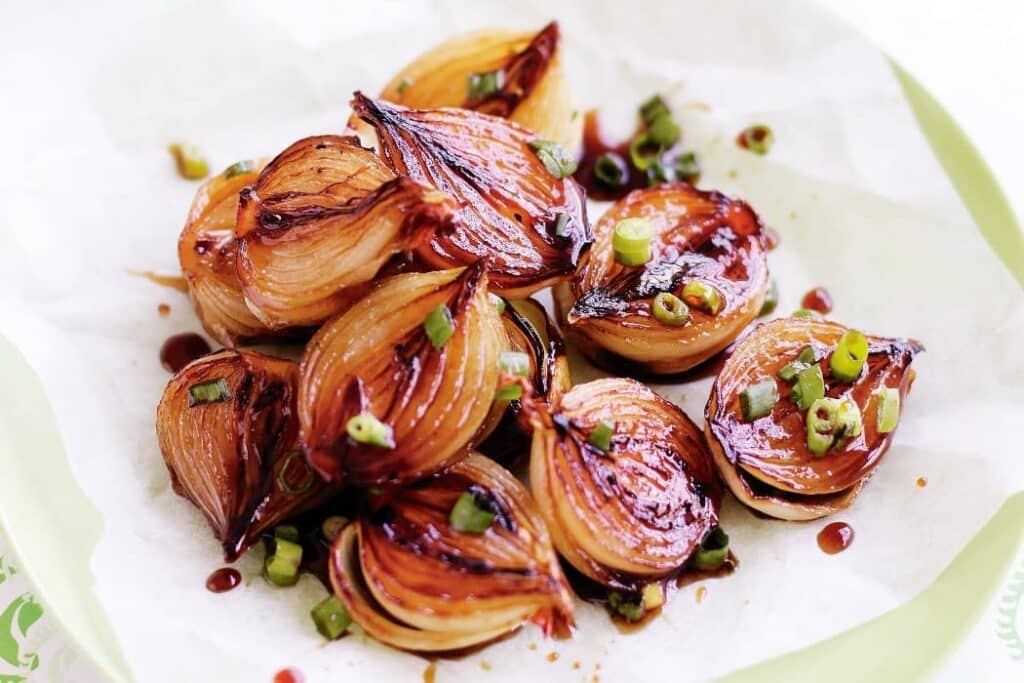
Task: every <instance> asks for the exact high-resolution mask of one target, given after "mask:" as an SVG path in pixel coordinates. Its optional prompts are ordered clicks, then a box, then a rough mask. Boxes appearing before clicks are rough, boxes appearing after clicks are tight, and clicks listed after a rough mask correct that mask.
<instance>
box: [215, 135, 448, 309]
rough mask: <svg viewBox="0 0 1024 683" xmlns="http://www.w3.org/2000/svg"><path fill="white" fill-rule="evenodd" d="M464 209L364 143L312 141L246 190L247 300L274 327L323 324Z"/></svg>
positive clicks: (241, 239) (242, 238)
mask: <svg viewBox="0 0 1024 683" xmlns="http://www.w3.org/2000/svg"><path fill="white" fill-rule="evenodd" d="M457 209H458V205H457V204H456V203H455V202H454V201H453V200H451V199H450V198H448V197H445V196H444V195H443V194H442V193H440V192H438V191H437V190H435V189H433V188H431V187H428V186H426V185H423V184H420V183H417V182H415V181H413V180H410V179H408V178H397V179H393V174H392V173H391V172H390V171H389V170H388V168H387V167H386V166H385V165H384V163H383V162H381V161H380V159H378V158H377V156H375V155H374V154H373V153H372V152H371V151H369V150H366V149H363V148H362V147H360V146H359V144H358V142H357V141H356V140H355V138H351V137H337V136H320V137H313V138H306V139H304V140H300V141H298V142H296V143H295V144H293V145H292V146H291V147H289V148H288V149H286V150H285V151H284V152H282V153H281V154H280V155H278V157H277V158H275V159H274V160H273V161H271V162H270V164H269V165H268V166H267V167H266V169H264V171H263V172H262V173H261V174H260V176H259V179H258V180H257V181H256V183H255V185H253V186H252V187H251V188H247V189H245V190H243V191H242V194H241V203H240V205H239V207H238V224H237V227H236V229H235V238H236V240H237V241H238V244H239V246H238V256H237V263H236V265H237V272H238V277H239V279H240V281H241V282H242V286H243V291H244V293H245V298H246V301H247V302H248V304H249V307H250V309H252V311H253V313H254V314H255V315H256V316H257V317H258V318H259V319H260V320H261V321H262V322H263V323H264V324H265V325H267V326H268V327H271V328H272V329H280V328H286V327H294V326H301V325H315V324H318V323H320V322H323V321H324V320H326V319H327V318H330V317H331V316H332V315H335V314H337V313H339V312H341V311H343V310H345V309H346V308H348V306H350V305H351V304H352V302H353V301H354V300H355V299H357V298H359V297H361V296H362V295H364V294H365V293H366V291H367V290H368V289H369V283H370V281H371V280H373V278H374V276H376V275H377V273H378V271H379V270H380V269H381V267H382V266H383V265H384V264H385V262H387V260H388V259H389V258H391V257H392V256H393V255H395V254H397V253H398V252H402V251H408V250H412V249H413V248H415V247H416V246H417V245H419V244H420V243H422V242H427V241H429V240H430V238H431V237H432V236H433V234H434V231H435V230H438V229H441V230H443V229H446V228H447V227H450V225H451V222H452V220H453V218H454V216H455V213H456V211H457Z"/></svg>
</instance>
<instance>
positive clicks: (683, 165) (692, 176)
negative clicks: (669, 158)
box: [673, 152, 700, 183]
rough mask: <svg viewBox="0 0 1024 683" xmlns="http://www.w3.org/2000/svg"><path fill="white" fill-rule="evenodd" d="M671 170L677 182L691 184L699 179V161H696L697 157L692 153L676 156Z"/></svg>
mask: <svg viewBox="0 0 1024 683" xmlns="http://www.w3.org/2000/svg"><path fill="white" fill-rule="evenodd" d="M673 168H674V170H675V172H676V177H677V178H678V179H679V180H685V181H686V182H688V183H692V182H693V181H695V180H696V179H697V178H699V177H700V161H698V160H697V155H696V154H694V153H693V152H687V153H686V154H680V155H679V156H677V157H676V160H675V163H674V164H673Z"/></svg>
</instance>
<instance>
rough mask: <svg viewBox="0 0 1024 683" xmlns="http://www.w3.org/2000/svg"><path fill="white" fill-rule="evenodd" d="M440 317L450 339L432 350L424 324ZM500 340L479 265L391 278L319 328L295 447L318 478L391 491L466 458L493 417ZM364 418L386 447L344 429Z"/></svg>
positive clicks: (307, 363)
mask: <svg viewBox="0 0 1024 683" xmlns="http://www.w3.org/2000/svg"><path fill="white" fill-rule="evenodd" d="M440 305H444V306H446V307H447V308H448V310H449V312H450V314H451V318H452V323H453V326H454V332H453V334H452V336H451V338H450V339H448V341H447V342H446V343H445V344H444V346H442V347H441V348H440V349H437V348H434V346H433V344H432V343H431V340H430V339H429V338H428V337H427V335H426V333H425V332H424V329H423V322H424V320H425V319H426V318H427V315H428V314H430V312H431V311H433V310H434V309H435V308H437V307H438V306H440ZM504 343H505V340H504V332H503V330H502V327H501V323H500V321H499V319H498V313H497V310H496V309H495V306H494V304H493V303H492V302H491V301H490V299H489V298H488V296H487V277H486V275H485V274H484V273H483V269H482V267H480V266H474V267H471V268H466V269H456V270H447V271H439V272H434V273H412V274H406V275H398V276H395V277H393V278H389V279H387V280H384V281H382V283H381V284H380V285H379V286H378V287H377V288H376V289H374V290H373V291H372V292H371V293H370V294H369V295H368V296H367V297H366V298H364V299H362V300H361V301H359V302H358V303H357V304H355V305H354V306H353V307H352V308H350V309H349V310H348V311H347V312H346V313H344V314H343V315H341V316H339V317H337V318H335V319H334V320H332V321H331V322H329V323H327V324H326V325H324V326H323V327H322V328H321V329H320V331H319V332H318V333H317V334H316V335H315V336H314V337H313V340H312V341H311V342H310V344H309V346H308V347H307V348H306V353H305V356H304V357H303V360H302V371H301V375H302V376H301V382H300V385H299V419H300V423H301V434H302V443H303V445H304V447H305V450H306V455H307V457H308V458H309V461H310V464H312V465H313V467H315V468H316V469H317V470H318V471H319V472H320V473H321V474H322V475H323V476H324V477H325V478H326V479H328V480H331V481H336V480H339V479H342V478H344V479H345V480H346V481H348V482H349V483H352V484H355V485H380V484H385V483H390V484H399V483H405V482H409V481H414V480H416V479H419V478H421V477H424V476H428V475H430V474H433V473H434V472H437V471H438V470H440V469H442V468H444V467H446V466H448V465H450V464H452V463H453V462H455V461H456V460H458V459H459V458H462V457H464V456H465V454H466V451H467V448H468V447H469V445H470V441H471V440H472V438H473V436H474V434H475V433H476V432H477V430H478V429H479V428H480V425H481V424H482V423H483V421H484V419H485V418H486V417H487V414H488V412H489V411H490V409H491V403H492V401H493V399H494V394H495V391H496V389H497V383H498V372H499V368H498V355H499V353H500V352H501V350H502V348H503V346H504ZM364 412H368V413H370V414H372V415H373V416H374V417H376V418H377V419H378V420H380V421H381V422H383V423H385V424H386V425H388V426H389V427H390V428H391V430H392V433H393V438H394V442H395V446H394V448H380V447H376V446H371V445H361V444H357V443H355V442H354V441H352V440H350V439H349V438H348V437H347V436H346V431H345V428H346V423H347V422H348V420H349V419H350V418H352V417H353V416H355V415H358V414H360V413H364Z"/></svg>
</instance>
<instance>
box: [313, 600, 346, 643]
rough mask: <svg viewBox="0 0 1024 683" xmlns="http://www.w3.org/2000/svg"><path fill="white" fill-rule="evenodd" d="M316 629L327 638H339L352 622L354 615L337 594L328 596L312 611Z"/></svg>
mask: <svg viewBox="0 0 1024 683" xmlns="http://www.w3.org/2000/svg"><path fill="white" fill-rule="evenodd" d="M310 616H312V617H313V623H314V624H316V630H317V631H319V632H320V635H322V636H323V637H324V638H326V639H327V640H337V639H338V638H341V636H342V634H344V633H345V631H347V630H348V627H349V626H350V625H351V624H352V617H351V616H350V615H349V613H348V610H347V609H345V605H344V603H342V602H341V599H339V598H338V596H337V595H332V596H331V597H329V598H327V599H326V600H324V601H323V602H321V603H320V604H318V605H317V606H316V607H314V608H313V610H312V611H311V612H310Z"/></svg>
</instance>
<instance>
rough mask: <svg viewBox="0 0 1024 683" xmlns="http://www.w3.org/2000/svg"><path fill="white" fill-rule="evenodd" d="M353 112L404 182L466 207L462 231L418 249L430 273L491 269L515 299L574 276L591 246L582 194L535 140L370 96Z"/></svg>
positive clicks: (508, 127)
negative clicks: (544, 157) (481, 265)
mask: <svg viewBox="0 0 1024 683" xmlns="http://www.w3.org/2000/svg"><path fill="white" fill-rule="evenodd" d="M352 107H353V110H354V111H355V113H356V114H357V115H358V116H359V117H361V118H362V119H363V120H364V121H366V122H368V123H369V124H371V125H372V126H373V127H374V129H375V130H376V132H377V137H378V138H379V140H380V147H381V150H380V151H381V154H382V155H383V157H384V159H385V160H386V161H387V162H388V164H390V166H391V168H392V170H394V171H395V173H397V174H399V175H408V176H410V177H412V178H413V179H415V180H418V181H420V182H424V183H428V184H431V185H433V186H434V187H437V188H438V189H439V190H441V191H442V192H444V193H446V194H449V195H451V196H453V197H455V198H456V199H458V200H459V201H461V202H462V203H463V205H464V208H463V209H462V211H461V212H460V213H459V222H458V224H457V225H456V226H455V228H454V229H453V230H451V231H448V232H444V233H438V234H436V235H435V236H434V238H433V240H431V241H429V242H428V243H425V244H423V245H422V246H421V247H420V248H419V249H417V251H416V254H417V256H418V257H419V258H420V259H421V260H422V261H423V262H425V263H426V264H427V265H428V266H429V267H432V268H451V267H454V266H464V265H469V264H471V263H476V262H477V261H478V260H480V259H486V260H487V264H488V273H489V276H490V279H491V287H492V288H493V289H495V290H496V291H499V292H500V293H502V294H504V295H506V296H510V297H513V298H520V297H524V296H527V295H529V294H530V293H532V292H535V291H537V290H538V289H541V288H542V287H544V286H546V285H548V284H551V283H552V282H554V281H556V280H559V279H564V278H566V277H568V276H570V275H571V274H572V273H573V272H574V271H575V269H576V264H577V262H578V261H579V258H580V254H581V253H582V252H583V250H584V249H585V248H586V247H587V245H589V243H590V240H591V233H590V225H589V223H588V222H587V216H586V202H585V201H584V194H583V190H582V189H581V188H580V186H579V185H578V184H577V183H576V181H575V180H573V179H572V178H571V177H566V178H563V179H558V178H556V177H555V176H553V175H552V174H551V172H550V171H548V169H547V167H546V166H545V165H544V163H542V162H541V160H540V159H539V158H538V157H537V155H536V154H535V153H534V151H533V150H532V149H531V148H530V146H529V143H530V142H531V141H533V140H535V139H536V138H537V136H536V135H534V134H533V133H531V132H530V131H528V130H526V129H525V128H522V127H520V126H518V125H516V124H514V123H510V122H508V121H505V120H504V119H500V118H496V117H493V116H486V115H483V114H477V113H475V112H472V111H468V110H465V109H406V108H405V107H401V106H398V105H393V104H389V103H387V102H383V101H380V100H372V99H370V98H368V97H365V96H363V95H362V94H361V93H356V95H355V98H354V99H353V103H352ZM562 216H564V218H561V217H562ZM559 226H561V230H560V231H561V232H562V234H561V235H556V234H555V233H556V230H559Z"/></svg>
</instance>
